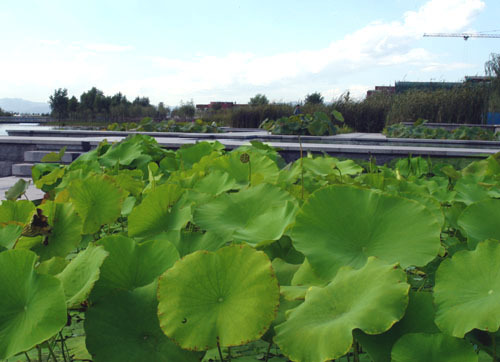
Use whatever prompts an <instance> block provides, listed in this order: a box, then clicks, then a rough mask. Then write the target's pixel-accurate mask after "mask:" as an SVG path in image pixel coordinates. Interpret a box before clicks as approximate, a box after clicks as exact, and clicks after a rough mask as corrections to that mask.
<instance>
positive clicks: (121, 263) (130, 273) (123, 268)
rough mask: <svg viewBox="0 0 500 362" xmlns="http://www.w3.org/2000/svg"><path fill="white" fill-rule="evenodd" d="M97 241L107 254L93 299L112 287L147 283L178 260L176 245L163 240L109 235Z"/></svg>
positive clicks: (123, 287)
mask: <svg viewBox="0 0 500 362" xmlns="http://www.w3.org/2000/svg"><path fill="white" fill-rule="evenodd" d="M99 244H100V245H102V246H104V248H105V249H106V251H107V252H108V253H109V256H108V257H107V258H106V260H105V261H104V263H103V265H102V267H101V272H100V278H99V281H98V282H97V283H96V285H95V288H94V291H93V292H92V300H95V299H98V298H99V297H100V296H102V295H104V294H107V293H108V292H110V291H112V290H114V289H122V290H133V289H135V288H138V287H142V286H145V285H148V284H150V283H152V282H153V281H154V280H155V279H156V278H158V277H159V276H160V275H161V274H162V273H163V272H164V271H165V270H166V269H168V268H170V267H171V266H172V265H173V264H174V263H175V261H177V260H178V259H179V253H178V252H177V249H176V248H175V246H174V245H173V244H172V243H169V242H168V241H165V240H148V241H145V242H143V243H140V244H139V243H137V242H136V241H135V240H134V239H131V238H127V237H126V236H123V235H112V236H107V237H104V238H102V239H101V240H99Z"/></svg>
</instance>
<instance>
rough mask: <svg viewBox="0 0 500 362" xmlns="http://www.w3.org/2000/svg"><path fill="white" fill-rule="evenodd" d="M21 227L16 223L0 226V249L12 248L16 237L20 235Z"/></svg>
mask: <svg viewBox="0 0 500 362" xmlns="http://www.w3.org/2000/svg"><path fill="white" fill-rule="evenodd" d="M22 231H23V228H22V227H21V226H20V225H17V224H5V226H0V249H1V248H2V247H3V248H5V249H12V248H13V247H14V245H15V244H16V241H17V239H18V238H19V237H20V236H21V232H22Z"/></svg>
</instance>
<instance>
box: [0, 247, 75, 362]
mask: <svg viewBox="0 0 500 362" xmlns="http://www.w3.org/2000/svg"><path fill="white" fill-rule="evenodd" d="M36 259H37V257H36V254H35V253H33V252H31V251H28V250H9V251H4V252H1V253H0V290H1V291H2V296H1V298H0V359H2V360H4V359H7V358H9V357H11V356H13V355H15V354H17V353H19V352H23V351H27V350H29V349H31V348H32V347H34V346H35V345H36V344H40V343H42V342H44V341H45V340H47V339H49V338H50V337H52V336H53V335H54V334H56V333H57V332H59V331H60V330H61V328H62V327H63V326H64V325H65V324H66V303H65V298H64V292H63V288H62V285H61V282H60V281H59V280H58V279H57V278H55V277H53V276H51V275H42V274H38V273H37V272H36V271H35V261H36Z"/></svg>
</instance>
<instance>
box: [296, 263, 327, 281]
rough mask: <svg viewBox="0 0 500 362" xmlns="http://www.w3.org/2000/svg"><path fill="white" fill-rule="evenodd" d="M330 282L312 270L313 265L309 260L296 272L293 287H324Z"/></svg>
mask: <svg viewBox="0 0 500 362" xmlns="http://www.w3.org/2000/svg"><path fill="white" fill-rule="evenodd" d="M328 282H329V280H326V279H322V278H320V277H319V276H318V274H316V272H315V271H314V270H313V269H312V267H311V264H309V261H307V259H305V260H304V262H303V263H302V264H301V265H300V267H299V269H298V270H297V271H296V272H295V274H294V275H293V278H292V285H294V286H315V287H323V286H325V285H326V284H328Z"/></svg>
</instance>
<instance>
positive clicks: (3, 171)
mask: <svg viewBox="0 0 500 362" xmlns="http://www.w3.org/2000/svg"><path fill="white" fill-rule="evenodd" d="M11 174H12V162H10V161H0V177H7V176H10V175H11Z"/></svg>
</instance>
